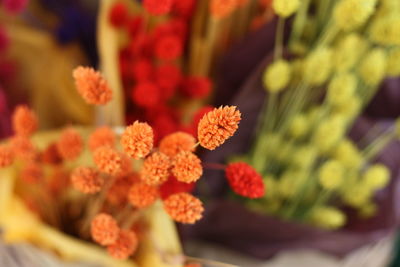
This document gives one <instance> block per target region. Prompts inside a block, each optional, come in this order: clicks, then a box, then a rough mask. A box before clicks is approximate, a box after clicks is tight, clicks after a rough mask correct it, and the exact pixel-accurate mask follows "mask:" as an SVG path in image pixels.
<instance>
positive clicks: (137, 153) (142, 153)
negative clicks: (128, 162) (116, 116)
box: [121, 121, 154, 159]
mask: <svg viewBox="0 0 400 267" xmlns="http://www.w3.org/2000/svg"><path fill="white" fill-rule="evenodd" d="M153 141H154V133H153V129H152V128H151V127H150V125H148V124H147V123H143V122H138V121H135V122H134V123H133V124H132V125H130V126H128V127H126V129H125V131H124V133H123V134H122V136H121V144H122V147H123V148H124V150H125V153H126V154H128V155H129V156H130V157H132V158H134V159H140V158H143V157H146V156H147V155H148V154H149V153H150V151H151V149H152V148H153Z"/></svg>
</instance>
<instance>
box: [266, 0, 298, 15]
mask: <svg viewBox="0 0 400 267" xmlns="http://www.w3.org/2000/svg"><path fill="white" fill-rule="evenodd" d="M299 5H300V0H273V2H272V8H273V9H274V11H275V13H276V14H277V15H279V16H281V17H284V18H286V17H289V16H291V15H292V14H293V13H294V12H296V11H297V9H298V8H299Z"/></svg>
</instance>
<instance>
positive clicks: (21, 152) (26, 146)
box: [10, 136, 37, 161]
mask: <svg viewBox="0 0 400 267" xmlns="http://www.w3.org/2000/svg"><path fill="white" fill-rule="evenodd" d="M10 146H11V149H12V151H13V155H14V157H15V158H17V159H21V160H23V161H31V160H34V159H35V158H36V156H37V151H36V148H35V147H34V146H33V144H32V142H31V140H29V138H27V137H25V136H14V137H12V138H11V139H10Z"/></svg>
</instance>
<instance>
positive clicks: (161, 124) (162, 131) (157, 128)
mask: <svg viewBox="0 0 400 267" xmlns="http://www.w3.org/2000/svg"><path fill="white" fill-rule="evenodd" d="M152 126H153V128H154V134H155V140H156V141H155V143H158V142H159V141H160V140H161V139H162V138H163V137H164V136H166V135H168V134H170V133H173V132H175V131H176V130H177V122H176V121H175V120H174V118H173V117H171V116H170V115H168V114H159V116H158V117H156V118H155V120H154V121H153V123H152Z"/></svg>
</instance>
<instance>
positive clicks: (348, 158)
mask: <svg viewBox="0 0 400 267" xmlns="http://www.w3.org/2000/svg"><path fill="white" fill-rule="evenodd" d="M332 156H333V158H334V159H336V160H338V161H340V163H342V164H343V165H344V166H345V167H347V168H349V169H359V168H360V167H361V164H362V162H363V158H362V156H361V153H360V151H359V150H358V148H357V147H356V146H355V145H354V143H353V142H352V141H350V140H349V139H343V140H342V141H340V143H339V144H338V145H337V146H336V148H335V150H334V151H333V155H332Z"/></svg>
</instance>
